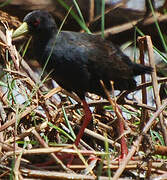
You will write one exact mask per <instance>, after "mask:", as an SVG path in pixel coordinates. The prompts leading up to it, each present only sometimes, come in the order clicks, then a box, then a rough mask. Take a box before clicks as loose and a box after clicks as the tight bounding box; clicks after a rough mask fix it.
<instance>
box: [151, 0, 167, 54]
mask: <svg viewBox="0 0 167 180" xmlns="http://www.w3.org/2000/svg"><path fill="white" fill-rule="evenodd" d="M148 2H149V5H150V8H151V11H152V14H153V17H154V20H155V25H156V28H157V30H158V33H159V36H160V39H161V41H162V45H163V47H164V50H165V52H166V53H167V44H166V42H165V39H164V37H163V34H162V32H161V29H160V27H159V24H158V21H157V18H156V15H155V12H154V8H153V6H152V3H151V0H148Z"/></svg>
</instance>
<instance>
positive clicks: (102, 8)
mask: <svg viewBox="0 0 167 180" xmlns="http://www.w3.org/2000/svg"><path fill="white" fill-rule="evenodd" d="M104 29H105V0H102V5H101V36H102V38H103V39H104Z"/></svg>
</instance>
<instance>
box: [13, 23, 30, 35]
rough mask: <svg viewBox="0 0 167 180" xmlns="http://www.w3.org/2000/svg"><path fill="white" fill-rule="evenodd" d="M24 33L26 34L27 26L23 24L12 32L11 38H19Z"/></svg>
mask: <svg viewBox="0 0 167 180" xmlns="http://www.w3.org/2000/svg"><path fill="white" fill-rule="evenodd" d="M26 33H28V24H27V23H26V22H24V23H23V24H22V25H21V26H20V27H18V28H17V29H16V30H15V31H14V33H13V35H12V38H16V37H19V36H21V35H24V34H26Z"/></svg>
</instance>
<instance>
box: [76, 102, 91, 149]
mask: <svg viewBox="0 0 167 180" xmlns="http://www.w3.org/2000/svg"><path fill="white" fill-rule="evenodd" d="M82 103H83V109H84V112H85V118H84V121H83V124H82V126H81V129H80V130H79V133H78V134H77V137H76V140H75V145H76V146H78V144H79V142H80V139H81V138H82V136H83V134H84V130H85V128H86V127H87V126H88V124H89V123H90V121H91V120H92V112H91V111H90V109H89V106H88V104H87V102H86V101H85V100H82Z"/></svg>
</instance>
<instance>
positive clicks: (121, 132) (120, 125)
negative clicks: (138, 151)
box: [118, 107, 128, 159]
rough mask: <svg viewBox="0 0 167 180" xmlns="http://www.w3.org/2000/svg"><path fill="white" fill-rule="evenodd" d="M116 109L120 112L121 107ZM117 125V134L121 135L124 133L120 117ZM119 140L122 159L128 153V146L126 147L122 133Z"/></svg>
mask: <svg viewBox="0 0 167 180" xmlns="http://www.w3.org/2000/svg"><path fill="white" fill-rule="evenodd" d="M118 110H119V111H120V113H122V112H121V109H120V108H119V107H118ZM118 125H119V126H118V127H119V135H120V136H121V135H123V134H124V123H123V121H122V119H121V118H118ZM120 141H121V157H120V158H121V159H123V158H124V157H126V156H127V154H128V148H127V144H126V140H125V136H124V135H123V136H122V137H121V139H120Z"/></svg>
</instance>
